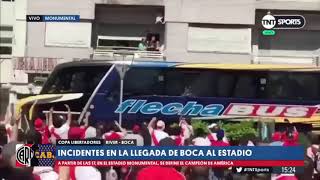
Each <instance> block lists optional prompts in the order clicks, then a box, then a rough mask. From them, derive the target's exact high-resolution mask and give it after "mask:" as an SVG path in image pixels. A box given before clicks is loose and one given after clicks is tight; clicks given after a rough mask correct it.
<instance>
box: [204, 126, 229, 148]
mask: <svg viewBox="0 0 320 180" xmlns="http://www.w3.org/2000/svg"><path fill="white" fill-rule="evenodd" d="M208 129H209V131H210V133H209V134H208V136H207V139H208V140H209V141H211V142H216V141H217V140H218V138H217V132H218V131H219V130H220V127H219V125H218V124H216V123H212V124H211V125H209V126H208ZM222 140H223V142H225V143H227V144H229V141H228V139H227V137H225V136H224V137H223V139H222Z"/></svg>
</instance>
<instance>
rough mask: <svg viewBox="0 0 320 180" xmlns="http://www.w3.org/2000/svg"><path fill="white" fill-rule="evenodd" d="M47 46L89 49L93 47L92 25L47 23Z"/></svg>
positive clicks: (82, 23)
mask: <svg viewBox="0 0 320 180" xmlns="http://www.w3.org/2000/svg"><path fill="white" fill-rule="evenodd" d="M75 32H76V33H75ZM45 45H46V46H56V47H80V48H88V47H90V46H91V23H84V22H81V23H46V34H45Z"/></svg>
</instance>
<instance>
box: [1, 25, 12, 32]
mask: <svg viewBox="0 0 320 180" xmlns="http://www.w3.org/2000/svg"><path fill="white" fill-rule="evenodd" d="M0 31H13V27H12V26H0Z"/></svg>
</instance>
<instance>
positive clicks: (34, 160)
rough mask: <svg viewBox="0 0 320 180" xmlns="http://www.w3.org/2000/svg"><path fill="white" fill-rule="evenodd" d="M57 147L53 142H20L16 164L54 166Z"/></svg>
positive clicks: (17, 148)
mask: <svg viewBox="0 0 320 180" xmlns="http://www.w3.org/2000/svg"><path fill="white" fill-rule="evenodd" d="M54 151H55V148H54V147H53V146H52V145H51V144H18V145H17V146H16V166H17V167H30V166H52V165H53V164H54Z"/></svg>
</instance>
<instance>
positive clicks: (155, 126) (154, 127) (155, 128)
mask: <svg viewBox="0 0 320 180" xmlns="http://www.w3.org/2000/svg"><path fill="white" fill-rule="evenodd" d="M165 128H166V124H165V123H164V122H163V121H162V120H158V121H157V118H156V117H153V118H152V119H151V121H150V122H149V124H148V129H149V132H150V135H151V140H152V141H151V142H152V143H151V145H152V146H159V145H160V143H159V142H160V141H161V140H162V139H164V138H166V137H169V135H168V133H166V132H164V129H165Z"/></svg>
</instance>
